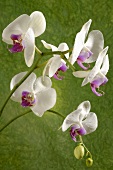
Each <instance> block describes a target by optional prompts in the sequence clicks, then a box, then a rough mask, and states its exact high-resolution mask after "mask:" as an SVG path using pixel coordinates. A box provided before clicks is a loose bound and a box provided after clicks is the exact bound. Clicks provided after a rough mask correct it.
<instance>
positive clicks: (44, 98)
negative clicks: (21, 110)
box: [10, 72, 56, 117]
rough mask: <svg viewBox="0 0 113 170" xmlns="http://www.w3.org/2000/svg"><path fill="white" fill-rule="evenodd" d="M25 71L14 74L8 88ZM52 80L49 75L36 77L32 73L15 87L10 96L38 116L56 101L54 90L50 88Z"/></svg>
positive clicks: (11, 87)
mask: <svg viewBox="0 0 113 170" xmlns="http://www.w3.org/2000/svg"><path fill="white" fill-rule="evenodd" d="M25 74H26V72H21V73H19V74H17V75H15V76H14V77H13V78H12V80H11V83H10V89H11V90H12V89H13V87H14V86H15V85H16V84H17V83H18V82H19V81H20V80H21V79H22V78H23V77H24V76H25ZM51 85H52V82H51V79H50V78H49V77H45V78H44V81H43V78H42V77H39V78H36V75H35V74H34V73H31V74H30V75H29V77H28V78H27V79H26V80H25V81H24V82H23V83H22V84H21V85H20V86H19V87H18V88H17V89H16V91H15V92H14V93H13V95H12V96H11V99H12V100H14V101H16V102H19V103H21V105H22V106H23V107H30V109H31V110H32V111H33V112H34V113H35V114H36V115H37V116H39V117H41V116H42V115H43V114H44V112H45V111H47V110H49V109H50V108H52V107H53V106H54V105H55V103H56V91H55V89H53V88H51Z"/></svg>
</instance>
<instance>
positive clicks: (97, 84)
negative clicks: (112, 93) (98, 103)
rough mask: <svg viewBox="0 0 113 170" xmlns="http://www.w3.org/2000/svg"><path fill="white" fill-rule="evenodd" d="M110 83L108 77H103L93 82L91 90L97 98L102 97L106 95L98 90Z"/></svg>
mask: <svg viewBox="0 0 113 170" xmlns="http://www.w3.org/2000/svg"><path fill="white" fill-rule="evenodd" d="M107 82H108V79H107V77H102V78H97V79H95V80H93V81H92V82H91V90H92V91H93V93H94V94H96V95H97V96H102V95H103V94H104V93H103V92H102V93H99V92H97V91H96V88H98V89H99V87H100V86H103V85H104V84H106V83H107Z"/></svg>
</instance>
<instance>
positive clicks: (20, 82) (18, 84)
mask: <svg viewBox="0 0 113 170" xmlns="http://www.w3.org/2000/svg"><path fill="white" fill-rule="evenodd" d="M41 57H42V56H40V57H39V58H38V60H37V62H36V63H35V64H34V65H33V67H32V68H31V69H30V70H29V71H28V72H27V74H26V75H25V76H24V77H23V78H22V79H21V80H20V81H19V83H17V84H16V85H15V86H14V88H13V89H12V90H11V91H10V93H9V95H8V97H7V98H6V101H5V102H4V104H3V106H2V108H1V110H0V116H1V115H2V112H3V110H4V108H5V106H6V104H7V102H8V100H9V99H10V97H11V96H12V94H13V93H14V92H15V90H16V89H17V88H18V87H19V86H20V85H21V84H22V83H23V82H24V81H25V80H26V79H27V77H28V76H29V75H30V74H31V73H32V72H33V71H34V70H35V69H36V68H37V64H38V63H39V61H40V59H41Z"/></svg>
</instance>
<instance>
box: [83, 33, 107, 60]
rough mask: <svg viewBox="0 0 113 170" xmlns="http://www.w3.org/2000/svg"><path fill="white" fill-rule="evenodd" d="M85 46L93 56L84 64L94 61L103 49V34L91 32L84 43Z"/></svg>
mask: <svg viewBox="0 0 113 170" xmlns="http://www.w3.org/2000/svg"><path fill="white" fill-rule="evenodd" d="M85 46H86V47H87V48H88V49H89V50H90V51H91V52H92V53H93V55H92V56H91V57H89V58H88V59H87V60H86V61H85V63H92V62H94V61H96V59H97V57H98V55H99V53H100V51H102V49H103V47H104V37H103V34H102V33H101V32H100V31H99V30H93V31H91V32H90V33H89V35H88V40H87V42H86V43H85Z"/></svg>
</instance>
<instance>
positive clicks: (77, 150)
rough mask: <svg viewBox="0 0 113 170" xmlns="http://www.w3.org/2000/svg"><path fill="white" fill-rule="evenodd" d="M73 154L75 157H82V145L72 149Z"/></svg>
mask: <svg viewBox="0 0 113 170" xmlns="http://www.w3.org/2000/svg"><path fill="white" fill-rule="evenodd" d="M74 156H75V157H76V158H77V159H82V158H83V156H84V147H83V146H82V145H79V146H77V147H76V148H75V149H74Z"/></svg>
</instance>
